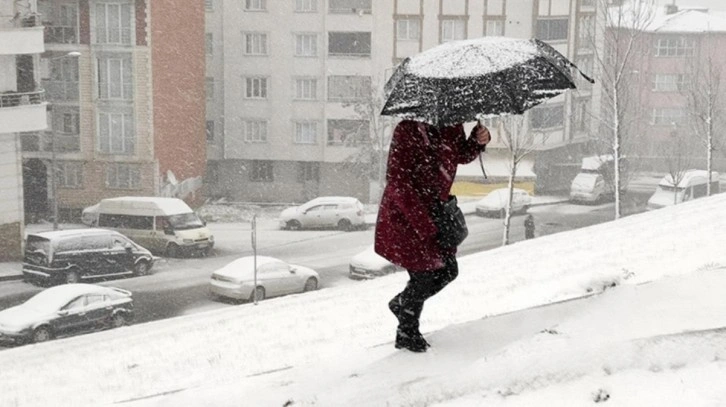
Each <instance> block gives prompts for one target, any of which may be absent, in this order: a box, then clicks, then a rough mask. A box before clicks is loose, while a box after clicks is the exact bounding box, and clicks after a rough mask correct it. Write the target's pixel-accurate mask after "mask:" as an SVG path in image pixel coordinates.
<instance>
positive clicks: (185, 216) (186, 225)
mask: <svg viewBox="0 0 726 407" xmlns="http://www.w3.org/2000/svg"><path fill="white" fill-rule="evenodd" d="M169 223H170V224H171V226H172V227H173V228H174V230H185V229H196V228H201V227H203V226H204V223H202V220H201V219H199V216H197V214H196V213H194V212H190V213H182V214H179V215H172V216H169Z"/></svg>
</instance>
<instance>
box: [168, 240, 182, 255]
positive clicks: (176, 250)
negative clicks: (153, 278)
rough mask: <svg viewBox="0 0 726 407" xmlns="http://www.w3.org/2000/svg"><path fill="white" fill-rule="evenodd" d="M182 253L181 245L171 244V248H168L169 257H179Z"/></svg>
mask: <svg viewBox="0 0 726 407" xmlns="http://www.w3.org/2000/svg"><path fill="white" fill-rule="evenodd" d="M180 252H181V250H180V249H179V245H178V244H176V243H169V246H166V256H167V257H179V253H180Z"/></svg>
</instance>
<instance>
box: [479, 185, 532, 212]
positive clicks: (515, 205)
mask: <svg viewBox="0 0 726 407" xmlns="http://www.w3.org/2000/svg"><path fill="white" fill-rule="evenodd" d="M508 202H509V189H508V188H499V189H495V190H494V191H492V192H490V193H489V194H488V195H487V196H485V197H484V198H482V199H480V200H479V201H477V203H476V214H477V215H481V216H486V215H495V216H499V217H500V218H504V215H505V214H506V210H507V209H506V207H507V203H508ZM531 204H532V196H531V195H529V193H528V192H527V191H525V190H523V189H519V188H514V189H513V191H512V213H525V212H527V209H529V205H531Z"/></svg>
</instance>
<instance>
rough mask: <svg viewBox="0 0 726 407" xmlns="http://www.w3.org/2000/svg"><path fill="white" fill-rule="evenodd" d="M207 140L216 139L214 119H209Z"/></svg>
mask: <svg viewBox="0 0 726 407" xmlns="http://www.w3.org/2000/svg"><path fill="white" fill-rule="evenodd" d="M207 141H214V120H207Z"/></svg>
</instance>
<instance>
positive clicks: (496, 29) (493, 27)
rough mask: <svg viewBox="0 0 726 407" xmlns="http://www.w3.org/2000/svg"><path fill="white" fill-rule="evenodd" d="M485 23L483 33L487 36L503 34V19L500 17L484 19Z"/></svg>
mask: <svg viewBox="0 0 726 407" xmlns="http://www.w3.org/2000/svg"><path fill="white" fill-rule="evenodd" d="M484 24H485V30H486V32H485V35H486V36H487V37H501V36H504V20H502V19H496V20H495V19H489V20H486V22H485V23H484Z"/></svg>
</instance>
